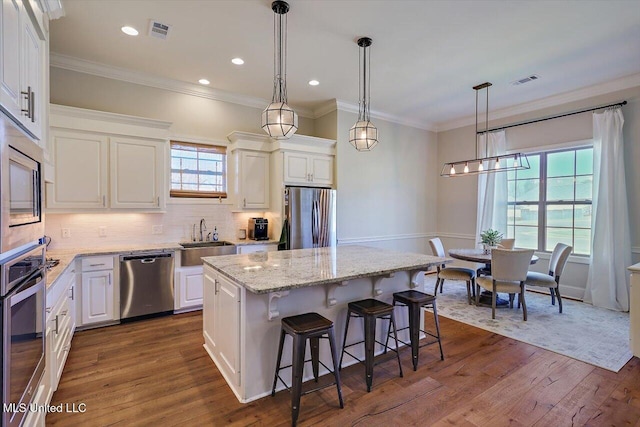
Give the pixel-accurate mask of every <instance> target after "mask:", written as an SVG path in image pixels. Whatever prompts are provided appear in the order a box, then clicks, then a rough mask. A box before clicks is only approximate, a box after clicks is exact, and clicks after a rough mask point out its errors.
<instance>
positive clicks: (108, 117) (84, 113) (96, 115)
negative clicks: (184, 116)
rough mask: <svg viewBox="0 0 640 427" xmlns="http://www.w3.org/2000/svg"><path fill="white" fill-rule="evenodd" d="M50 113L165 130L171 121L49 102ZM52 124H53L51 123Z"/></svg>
mask: <svg viewBox="0 0 640 427" xmlns="http://www.w3.org/2000/svg"><path fill="white" fill-rule="evenodd" d="M49 109H50V113H51V115H56V116H65V117H72V118H76V119H89V120H100V121H103V122H110V123H119V124H126V125H133V126H144V127H150V128H154V129H163V130H167V129H169V128H170V127H171V125H172V122H167V121H164V120H157V119H148V118H146V117H138V116H129V115H126V114H118V113H109V112H106V111H98V110H87V109H85V108H77V107H68V106H66V105H58V104H50V106H49ZM52 126H55V124H54V125H52Z"/></svg>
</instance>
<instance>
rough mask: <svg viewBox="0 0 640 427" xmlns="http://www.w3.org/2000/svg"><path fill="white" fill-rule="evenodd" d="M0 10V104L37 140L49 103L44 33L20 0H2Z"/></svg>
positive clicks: (41, 130)
mask: <svg viewBox="0 0 640 427" xmlns="http://www.w3.org/2000/svg"><path fill="white" fill-rule="evenodd" d="M32 7H33V5H32V4H31V3H30V4H29V8H32ZM1 12H2V21H1V24H2V25H1V34H0V37H1V48H2V49H1V50H0V65H1V66H0V104H1V105H2V108H3V109H4V110H5V111H6V112H7V113H9V114H10V115H11V116H13V118H14V119H16V121H17V122H18V123H20V125H21V126H22V127H23V128H24V129H25V130H26V131H27V132H29V133H30V134H31V136H32V137H33V138H34V139H36V140H39V139H40V138H41V137H42V135H43V134H44V132H43V126H44V124H45V123H46V120H45V117H44V114H46V108H45V107H46V105H47V103H48V95H47V94H45V91H44V90H43V89H44V87H45V85H44V77H45V75H46V67H47V64H45V52H44V51H45V49H46V43H45V42H44V34H43V31H42V29H41V28H39V24H38V23H37V22H36V23H34V22H32V20H31V18H30V17H29V14H28V12H27V7H26V6H25V5H24V4H23V2H22V1H21V0H3V1H2V9H1ZM35 12H37V13H38V14H40V15H41V12H39V11H37V10H36V11H35Z"/></svg>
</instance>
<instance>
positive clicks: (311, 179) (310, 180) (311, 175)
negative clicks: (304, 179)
mask: <svg viewBox="0 0 640 427" xmlns="http://www.w3.org/2000/svg"><path fill="white" fill-rule="evenodd" d="M309 176H311V179H310V180H309V181H313V174H312V173H310V174H309Z"/></svg>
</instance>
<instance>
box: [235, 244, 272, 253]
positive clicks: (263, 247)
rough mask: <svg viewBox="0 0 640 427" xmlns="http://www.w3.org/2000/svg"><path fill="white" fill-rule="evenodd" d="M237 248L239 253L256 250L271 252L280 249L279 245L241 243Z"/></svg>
mask: <svg viewBox="0 0 640 427" xmlns="http://www.w3.org/2000/svg"><path fill="white" fill-rule="evenodd" d="M237 248H238V249H237V251H238V253H239V254H252V253H255V252H270V251H275V250H278V245H277V244H271V245H240V246H238V247H237Z"/></svg>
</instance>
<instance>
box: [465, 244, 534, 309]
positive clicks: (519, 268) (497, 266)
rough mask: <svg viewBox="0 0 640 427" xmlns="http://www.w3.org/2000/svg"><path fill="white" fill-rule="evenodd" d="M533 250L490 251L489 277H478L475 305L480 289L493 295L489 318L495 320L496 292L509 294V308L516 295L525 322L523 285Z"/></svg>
mask: <svg viewBox="0 0 640 427" xmlns="http://www.w3.org/2000/svg"><path fill="white" fill-rule="evenodd" d="M532 256H533V249H513V250H510V249H493V250H492V251H491V276H483V277H478V279H477V284H478V289H477V290H476V304H478V303H479V295H480V288H484V289H486V290H487V291H490V292H492V293H493V295H492V298H491V318H492V319H495V318H496V298H497V295H496V294H497V293H498V292H503V293H507V294H509V302H510V303H511V304H510V306H511V307H513V296H514V295H515V294H518V307H519V306H520V304H522V316H523V319H524V320H525V321H526V320H527V304H526V302H525V299H524V291H525V285H524V282H525V280H526V279H527V271H528V270H529V263H530V262H531V257H532Z"/></svg>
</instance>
